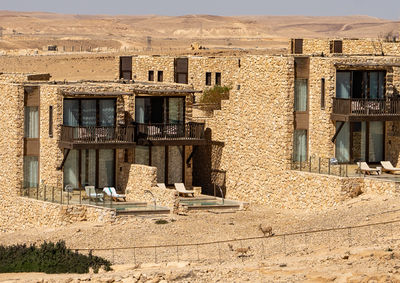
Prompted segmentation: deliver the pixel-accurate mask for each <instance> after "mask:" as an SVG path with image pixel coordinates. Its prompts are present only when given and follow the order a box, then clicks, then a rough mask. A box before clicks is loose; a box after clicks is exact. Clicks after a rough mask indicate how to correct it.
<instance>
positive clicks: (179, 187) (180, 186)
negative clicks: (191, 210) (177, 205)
mask: <svg viewBox="0 0 400 283" xmlns="http://www.w3.org/2000/svg"><path fill="white" fill-rule="evenodd" d="M174 185H175V189H176V190H177V191H178V193H179V194H182V195H193V196H194V191H188V190H186V188H185V185H184V184H183V183H175V184H174Z"/></svg>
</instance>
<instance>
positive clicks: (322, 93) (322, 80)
mask: <svg viewBox="0 0 400 283" xmlns="http://www.w3.org/2000/svg"><path fill="white" fill-rule="evenodd" d="M324 109H325V78H322V79H321V110H324Z"/></svg>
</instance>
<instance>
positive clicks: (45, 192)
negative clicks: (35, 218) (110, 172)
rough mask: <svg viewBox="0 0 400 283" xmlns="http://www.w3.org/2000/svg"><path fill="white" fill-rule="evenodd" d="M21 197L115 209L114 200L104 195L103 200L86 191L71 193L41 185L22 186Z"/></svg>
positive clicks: (99, 191)
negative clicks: (91, 195)
mask: <svg viewBox="0 0 400 283" xmlns="http://www.w3.org/2000/svg"><path fill="white" fill-rule="evenodd" d="M96 193H103V192H102V191H101V189H98V190H96ZM20 196H22V197H27V198H31V199H36V200H41V201H46V202H51V203H57V204H62V205H77V204H88V205H96V206H103V207H107V208H114V207H115V205H113V200H112V198H110V197H106V194H103V197H101V198H100V197H98V198H90V197H88V196H87V194H86V192H85V190H84V189H74V190H72V191H70V190H65V189H64V188H62V187H59V186H48V185H45V184H40V185H38V186H37V187H25V186H23V185H21V187H20Z"/></svg>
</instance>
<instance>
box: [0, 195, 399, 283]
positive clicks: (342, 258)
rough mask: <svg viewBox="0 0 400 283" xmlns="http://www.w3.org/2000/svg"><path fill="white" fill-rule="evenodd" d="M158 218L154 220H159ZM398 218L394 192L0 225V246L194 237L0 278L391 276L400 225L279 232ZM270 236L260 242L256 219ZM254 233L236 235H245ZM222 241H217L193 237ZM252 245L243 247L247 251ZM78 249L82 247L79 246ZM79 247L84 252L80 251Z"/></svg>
mask: <svg viewBox="0 0 400 283" xmlns="http://www.w3.org/2000/svg"><path fill="white" fill-rule="evenodd" d="M160 218H162V219H164V220H166V221H165V222H166V224H156V220H157V219H160ZM396 220H400V202H399V199H398V198H394V197H391V198H388V197H382V196H376V195H361V196H359V197H357V198H354V199H352V200H349V201H347V202H345V203H343V204H342V205H340V206H337V207H335V208H332V209H327V210H322V211H312V210H310V211H300V210H292V211H288V210H284V209H282V210H276V209H269V208H266V207H262V206H251V207H250V209H249V210H248V211H239V212H235V213H232V212H224V213H216V212H194V213H189V214H188V215H186V216H185V215H168V216H164V217H162V216H161V217H160V216H158V217H121V218H119V219H118V220H117V222H115V223H113V224H109V225H97V224H89V223H85V222H83V223H79V224H74V225H70V226H66V227H63V228H57V229H55V228H46V227H38V228H37V229H31V230H26V229H25V230H20V231H14V232H8V231H3V232H2V233H1V234H0V243H2V244H5V245H10V244H15V243H37V244H40V243H42V242H43V241H58V240H60V239H62V240H65V241H66V243H67V246H69V247H71V248H73V249H79V248H89V249H96V248H116V247H141V246H153V245H156V246H161V245H176V244H193V243H200V245H199V246H197V247H196V246H187V247H179V251H178V252H177V250H176V248H175V247H174V246H172V247H159V248H157V249H156V250H155V249H154V248H150V249H141V248H137V249H136V250H135V251H133V250H132V249H128V250H114V252H113V251H112V250H106V251H96V250H94V251H93V253H94V254H96V255H101V256H104V257H106V258H108V259H109V260H112V261H113V262H114V265H113V269H114V271H112V272H109V273H100V274H86V275H73V274H70V275H46V274H36V273H35V274H1V275H0V281H7V282H21V281H23V282H25V281H26V282H79V281H89V280H90V281H92V282H244V281H249V282H299V281H309V282H333V281H334V282H371V281H370V280H375V281H374V282H399V280H400V274H399V272H400V263H399V260H400V242H399V240H400V222H395V223H392V224H386V225H383V224H381V225H373V226H366V227H361V228H353V229H350V230H349V229H347V228H346V229H343V230H334V231H325V232H316V233H309V234H307V235H304V234H302V233H300V234H298V235H287V236H286V237H285V238H283V237H282V236H280V235H282V234H284V233H291V232H300V231H310V230H316V229H325V228H340V227H348V226H357V225H363V224H372V223H377V222H384V221H396ZM260 224H262V225H271V226H272V227H273V232H274V233H275V235H274V236H273V237H268V238H260V237H262V235H263V233H262V232H261V231H260V229H259V225H260ZM251 237H254V238H255V239H250V240H238V239H244V238H251ZM221 240H226V241H227V242H224V243H219V244H209V245H201V243H207V242H213V241H221ZM248 247H250V248H248ZM82 252H85V251H82ZM86 252H87V251H86Z"/></svg>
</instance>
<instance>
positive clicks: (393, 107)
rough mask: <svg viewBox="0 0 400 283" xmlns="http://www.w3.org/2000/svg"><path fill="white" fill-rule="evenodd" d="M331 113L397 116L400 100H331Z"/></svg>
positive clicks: (399, 109) (399, 113)
mask: <svg viewBox="0 0 400 283" xmlns="http://www.w3.org/2000/svg"><path fill="white" fill-rule="evenodd" d="M332 113H333V114H339V115H349V116H377V117H379V116H399V115H400V99H399V98H389V97H388V98H383V99H362V98H333V107H332Z"/></svg>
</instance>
